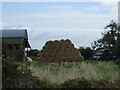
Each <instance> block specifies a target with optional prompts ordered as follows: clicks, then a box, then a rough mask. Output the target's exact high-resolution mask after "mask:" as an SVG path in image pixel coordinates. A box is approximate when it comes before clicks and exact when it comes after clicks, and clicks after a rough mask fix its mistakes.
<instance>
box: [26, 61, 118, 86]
mask: <svg viewBox="0 0 120 90" xmlns="http://www.w3.org/2000/svg"><path fill="white" fill-rule="evenodd" d="M25 65H26V66H27V67H28V68H29V69H30V70H31V71H33V72H34V73H35V74H36V75H37V76H38V77H46V78H47V80H49V81H50V82H51V83H53V84H61V83H64V82H65V81H67V80H69V79H75V78H81V77H84V78H85V79H86V80H96V81H97V80H101V79H102V80H106V81H108V82H113V83H115V84H116V83H117V82H118V81H119V67H118V65H117V64H115V61H95V60H85V61H81V62H61V63H47V62H46V63H42V62H38V63H37V62H34V63H29V64H25Z"/></svg>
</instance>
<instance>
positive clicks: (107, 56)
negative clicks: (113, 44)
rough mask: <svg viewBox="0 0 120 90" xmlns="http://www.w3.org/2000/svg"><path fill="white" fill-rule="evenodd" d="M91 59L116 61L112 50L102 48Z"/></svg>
mask: <svg viewBox="0 0 120 90" xmlns="http://www.w3.org/2000/svg"><path fill="white" fill-rule="evenodd" d="M91 59H95V60H104V61H108V60H116V57H115V56H113V54H112V52H110V50H108V49H104V48H100V49H98V50H96V51H95V53H94V54H93V56H92V58H91Z"/></svg>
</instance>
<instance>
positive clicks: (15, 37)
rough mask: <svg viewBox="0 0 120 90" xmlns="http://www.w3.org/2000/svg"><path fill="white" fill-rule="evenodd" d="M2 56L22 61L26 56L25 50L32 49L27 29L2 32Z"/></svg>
mask: <svg viewBox="0 0 120 90" xmlns="http://www.w3.org/2000/svg"><path fill="white" fill-rule="evenodd" d="M0 38H2V55H3V56H4V57H12V58H14V59H15V60H18V61H22V60H24V58H25V56H26V52H25V48H27V49H28V48H31V46H30V44H29V42H28V34H27V30H26V29H9V30H2V36H1V37H0Z"/></svg>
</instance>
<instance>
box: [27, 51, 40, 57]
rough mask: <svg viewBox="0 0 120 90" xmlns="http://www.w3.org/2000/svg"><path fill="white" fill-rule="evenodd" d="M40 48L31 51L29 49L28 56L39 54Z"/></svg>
mask: <svg viewBox="0 0 120 90" xmlns="http://www.w3.org/2000/svg"><path fill="white" fill-rule="evenodd" d="M38 53H39V50H37V49H31V50H30V51H27V54H28V56H36V57H37V56H38Z"/></svg>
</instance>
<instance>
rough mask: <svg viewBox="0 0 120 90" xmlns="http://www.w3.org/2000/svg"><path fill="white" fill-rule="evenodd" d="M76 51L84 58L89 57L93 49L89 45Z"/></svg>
mask: <svg viewBox="0 0 120 90" xmlns="http://www.w3.org/2000/svg"><path fill="white" fill-rule="evenodd" d="M78 51H79V52H80V53H81V55H82V56H83V57H84V59H89V58H91V56H92V55H93V52H94V51H93V50H92V49H91V48H90V47H80V48H79V49H78Z"/></svg>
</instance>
